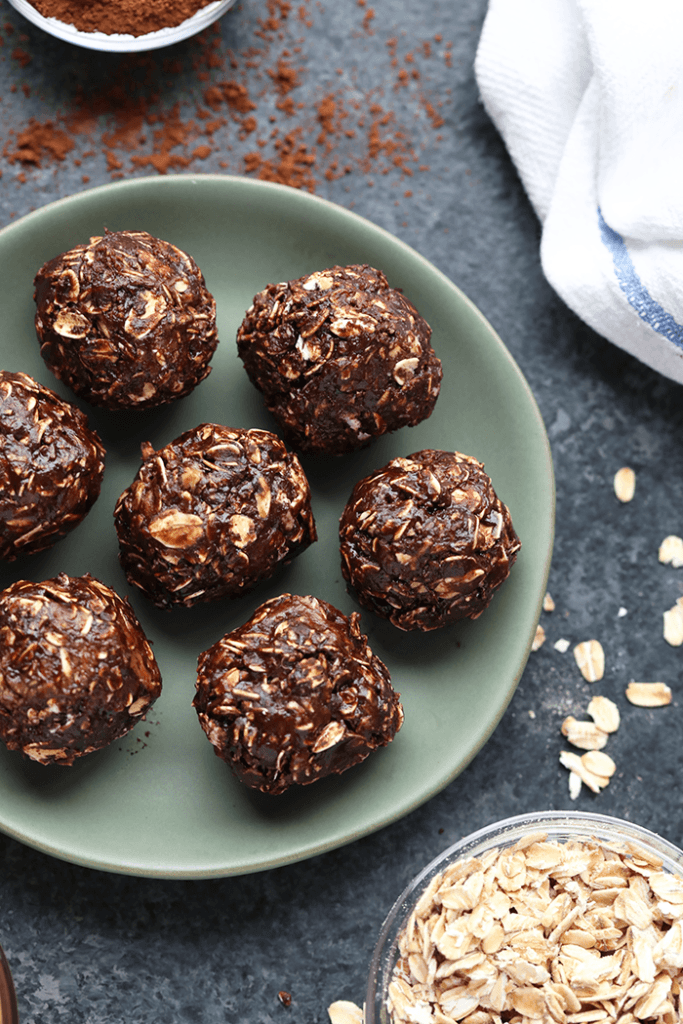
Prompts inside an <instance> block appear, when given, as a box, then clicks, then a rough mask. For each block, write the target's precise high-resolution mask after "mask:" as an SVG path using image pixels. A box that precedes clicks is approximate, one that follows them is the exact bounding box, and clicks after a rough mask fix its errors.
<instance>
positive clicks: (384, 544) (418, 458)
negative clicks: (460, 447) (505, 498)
mask: <svg viewBox="0 0 683 1024" xmlns="http://www.w3.org/2000/svg"><path fill="white" fill-rule="evenodd" d="M339 536H340V550H341V557H342V573H343V575H344V579H345V580H346V581H347V583H348V584H349V588H350V589H351V590H352V592H353V593H355V595H356V597H357V598H358V601H359V602H360V604H362V605H363V606H364V607H366V608H369V609H370V610H371V611H373V612H375V613H376V614H377V615H381V616H382V617H383V618H386V619H389V621H390V622H392V623H393V624H394V625H395V626H398V627H399V629H407V630H408V629H419V630H430V629H437V628H439V627H441V626H445V625H447V624H448V623H450V622H455V621H457V620H458V619H463V618H469V619H476V618H477V617H478V616H479V615H481V613H482V612H483V611H484V610H485V608H487V607H488V605H489V603H490V601H491V598H492V597H493V594H494V593H495V591H496V590H497V589H498V587H500V585H501V584H502V583H503V582H504V581H505V580H506V579H507V577H508V575H509V573H510V567H511V566H512V564H513V563H514V561H515V558H516V557H517V552H518V551H519V549H520V547H521V542H520V540H519V537H518V536H517V534H516V533H515V530H514V528H513V525H512V520H511V518H510V512H509V510H508V509H507V507H506V506H505V505H504V504H503V503H502V502H501V501H500V499H499V498H498V497H497V495H496V492H495V491H494V489H493V485H492V483H491V480H490V478H489V476H488V475H487V474H486V473H485V472H484V467H483V465H482V463H480V462H478V461H477V460H476V459H474V458H472V457H471V456H469V455H463V454H461V453H460V452H446V451H440V450H435V449H425V450H423V451H420V452H415V453H414V454H413V455H409V456H408V457H407V458H397V459H393V460H392V461H391V462H389V463H387V465H386V466H384V467H382V469H379V470H377V471H376V472H375V473H372V474H370V476H367V477H365V478H364V479H363V480H360V481H359V482H358V483H357V484H356V486H355V487H354V489H353V493H352V494H351V497H350V499H349V501H348V502H347V504H346V507H345V508H344V511H343V513H342V516H341V520H340V527H339Z"/></svg>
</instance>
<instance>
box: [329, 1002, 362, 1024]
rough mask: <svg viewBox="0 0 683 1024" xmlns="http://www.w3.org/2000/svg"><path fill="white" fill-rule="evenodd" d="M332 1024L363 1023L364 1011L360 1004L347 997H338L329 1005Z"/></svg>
mask: <svg viewBox="0 0 683 1024" xmlns="http://www.w3.org/2000/svg"><path fill="white" fill-rule="evenodd" d="M327 1013H328V1016H329V1018H330V1024H363V1011H362V1009H361V1008H360V1006H356V1004H355V1003H350V1002H349V1001H348V1000H346V999H338V1000H337V1001H336V1002H334V1003H332V1004H331V1005H330V1006H328V1007H327Z"/></svg>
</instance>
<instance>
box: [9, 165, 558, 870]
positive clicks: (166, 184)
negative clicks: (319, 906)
mask: <svg viewBox="0 0 683 1024" xmlns="http://www.w3.org/2000/svg"><path fill="white" fill-rule="evenodd" d="M201 181H205V182H212V183H220V187H223V186H225V187H227V188H230V187H233V188H239V189H246V190H248V191H252V192H254V193H255V194H257V193H266V192H273V193H278V194H280V195H281V196H284V195H285V194H286V195H287V197H288V199H290V200H291V201H293V202H300V203H303V204H304V205H309V204H313V205H319V206H320V207H322V208H323V209H326V210H327V211H328V212H331V213H333V214H334V215H336V216H341V217H342V218H343V219H346V220H350V221H351V222H352V223H355V224H356V225H357V226H358V227H359V228H361V227H362V228H363V229H365V230H367V229H368V228H370V229H371V231H372V232H373V233H375V234H378V235H379V236H380V237H382V238H383V239H384V240H385V241H386V242H387V243H388V244H390V245H391V246H393V247H398V248H399V249H401V250H403V252H404V253H405V254H406V256H407V257H408V258H409V259H411V260H417V261H418V262H419V263H421V264H422V266H423V267H424V269H425V270H426V271H427V272H428V273H429V274H431V275H436V277H437V278H438V280H439V284H440V286H441V287H444V288H446V289H448V290H449V291H451V292H454V293H455V294H456V295H457V297H458V299H459V301H461V302H462V303H463V304H464V305H465V306H466V307H467V308H468V310H469V312H470V314H472V315H474V317H475V319H477V320H478V321H479V322H480V324H481V325H482V326H483V327H484V329H485V330H486V331H487V333H488V334H489V335H490V337H491V339H492V340H493V341H494V342H495V344H496V346H497V349H498V351H499V353H500V355H501V356H504V357H505V359H506V361H507V362H508V364H509V367H510V369H512V371H513V372H514V374H515V376H516V377H517V381H518V384H520V385H521V387H522V391H523V392H525V396H526V399H527V403H528V406H529V408H530V410H531V411H532V412H533V414H534V417H535V419H536V421H537V426H538V428H539V437H540V439H541V440H542V442H543V444H542V448H539V454H540V453H541V451H542V454H543V460H544V465H543V470H544V472H543V476H544V479H545V480H546V481H547V486H548V494H547V496H546V497H547V500H548V523H547V527H548V544H547V548H546V550H545V553H544V559H543V564H542V566H541V567H540V568H541V579H542V581H543V586H541V587H539V592H538V594H537V596H536V618H537V619H538V618H539V617H540V613H541V608H542V602H543V597H544V593H545V588H546V586H547V580H548V575H549V572H550V565H551V561H552V555H553V548H554V540H555V525H556V522H555V516H556V486H555V473H554V466H553V460H552V452H551V447H550V440H549V437H548V433H547V430H546V428H545V423H544V421H543V418H542V416H541V412H540V408H539V406H538V403H537V401H536V398H535V396H534V394H533V392H532V390H531V387H530V385H529V383H528V381H527V379H526V377H525V376H524V374H523V373H522V371H521V368H520V367H519V364H518V363H517V361H516V360H515V358H514V357H513V355H512V353H511V352H510V350H509V349H508V348H507V346H506V345H505V343H504V342H503V340H502V338H501V337H500V335H499V334H498V332H497V331H496V330H495V328H494V327H493V326H492V325H491V323H490V322H489V321H488V319H487V318H486V317H485V316H484V314H483V313H482V311H481V310H480V309H479V308H478V307H477V306H476V305H475V303H474V302H473V301H472V300H471V299H470V298H469V297H468V296H467V295H466V294H465V292H463V291H462V289H461V288H460V287H459V286H458V285H457V284H456V283H455V282H454V281H452V280H451V279H450V278H449V277H448V276H447V275H446V274H445V273H444V272H443V271H442V270H440V269H439V268H438V267H437V266H436V265H435V264H433V263H432V262H431V261H430V260H428V259H427V258H426V257H425V256H423V255H422V254H421V253H420V252H418V251H417V250H416V249H414V248H413V247H412V246H410V245H409V244H408V243H407V242H404V241H403V240H402V239H400V238H398V237H397V236H396V235H394V234H392V233H391V232H390V231H388V230H387V229H386V228H384V227H382V226H380V225H378V224H375V223H374V222H373V221H372V220H370V219H369V218H368V217H366V216H363V215H361V214H359V213H356V212H355V211H354V210H350V209H348V208H347V207H344V206H342V205H340V204H339V203H335V202H333V201H332V200H329V199H327V198H325V197H322V196H318V195H316V194H314V193H310V192H307V191H304V190H299V189H294V188H292V187H291V186H288V185H282V184H279V183H277V182H269V181H262V180H260V179H253V178H247V177H244V176H240V175H231V174H215V173H206V174H204V173H200V174H178V175H168V176H163V177H159V176H157V175H145V176H140V177H136V178H135V177H134V178H128V179H125V180H122V181H115V182H109V183H105V184H103V185H98V186H95V187H92V188H88V189H83V190H81V191H79V192H75V193H72V194H71V195H69V196H62V197H59V198H58V199H55V200H52V201H51V202H49V203H45V204H44V205H43V206H41V207H38V208H37V209H36V210H32V211H30V212H29V213H27V214H25V215H24V216H22V217H20V218H18V219H17V220H16V221H12V222H11V223H9V224H7V225H5V226H4V227H3V228H0V245H2V244H3V243H4V241H5V239H6V238H7V237H10V239H11V236H12V234H14V233H17V232H19V231H20V230H21V229H22V228H23V227H24V226H25V225H26V224H27V223H29V224H30V223H31V222H33V221H36V220H37V221H40V219H41V217H42V216H44V215H45V213H46V211H48V210H56V209H60V208H63V207H68V206H69V205H70V204H74V203H75V204H78V203H79V202H83V201H86V200H88V199H89V198H95V199H97V198H98V197H99V196H106V195H108V194H112V193H120V192H125V191H128V190H136V189H143V190H144V189H146V188H151V189H153V190H157V189H160V190H164V189H169V190H172V189H173V188H176V187H181V188H186V187H187V185H188V184H191V183H192V182H201ZM532 642H533V633H530V635H529V637H528V639H527V643H526V646H525V649H524V650H523V652H522V655H521V657H520V659H519V660H518V663H517V665H516V667H515V671H514V673H513V675H512V676H511V681H510V684H509V686H508V688H507V690H506V691H505V694H504V699H502V700H501V701H500V702H499V704H498V707H497V714H496V715H495V716H493V717H492V718H491V720H490V721H489V722H488V723H487V728H486V729H485V730H484V731H483V732H482V735H481V736H480V737H479V739H478V742H477V743H476V744H475V745H474V746H473V747H471V748H468V750H467V752H466V754H465V756H464V758H461V759H460V760H459V761H458V763H457V764H456V765H454V766H453V767H452V769H451V771H450V772H449V773H448V775H447V776H446V777H439V779H438V780H437V781H436V782H435V783H434V784H433V785H431V786H430V787H429V788H428V789H426V790H423V791H422V792H421V793H420V795H419V796H418V797H416V798H415V799H413V800H412V801H411V802H410V803H409V804H408V805H401V807H400V808H399V809H397V810H393V811H391V812H390V813H383V814H382V815H381V818H380V820H378V819H377V817H375V818H373V820H372V821H371V822H370V823H367V824H366V825H365V826H363V827H360V828H356V829H354V830H353V831H352V832H350V833H346V834H345V836H344V838H343V839H341V840H340V839H339V837H337V836H333V837H330V838H328V839H326V840H321V841H320V842H318V843H310V842H309V843H304V842H301V843H300V844H299V845H300V846H301V847H303V846H305V852H302V850H301V849H297V850H293V851H290V852H289V853H285V854H282V853H279V854H277V855H276V856H274V857H268V856H267V855H266V856H264V857H262V858H261V859H260V860H259V861H258V862H255V861H250V863H249V865H247V866H245V865H241V864H233V865H231V866H227V867H226V866H216V867H212V866H209V867H205V868H200V867H197V868H187V867H180V868H177V869H173V868H170V867H168V866H154V865H152V864H150V865H149V866H144V865H141V864H136V863H132V862H127V863H125V864H121V863H117V862H113V861H111V862H109V861H105V860H104V859H94V858H92V857H89V856H87V855H79V854H78V853H74V852H72V851H65V850H62V849H60V848H59V847H57V846H56V845H52V844H51V843H49V842H46V841H45V840H43V839H41V838H35V837H31V836H27V835H26V834H25V833H23V832H22V831H21V829H17V828H15V827H13V826H8V825H6V824H5V823H3V822H2V821H0V832H2V833H3V834H5V835H7V836H9V837H10V838H13V839H16V840H17V841H19V842H21V843H23V844H25V845H27V846H30V847H31V848H33V849H36V850H39V851H40V852H42V853H45V854H47V855H49V856H52V857H55V858H57V859H59V860H62V861H65V862H67V863H73V864H78V865H80V866H82V867H87V868H91V869H94V870H100V871H105V872H110V873H114V874H122V875H128V876H134V877H148V878H165V879H178V880H180V879H186V880H192V879H197V880H201V879H209V878H219V877H230V876H232V877H238V876H240V875H247V874H252V873H257V872H261V871H266V870H271V869H273V868H276V867H282V866H285V865H288V864H293V863H298V862H301V861H303V860H308V859H310V858H311V857H315V856H319V855H320V854H323V853H326V852H329V851H331V850H334V849H340V848H342V847H344V846H346V845H349V844H350V843H352V842H355V841H356V840H358V839H360V838H362V837H364V836H367V835H371V834H373V833H374V832H378V831H380V830H381V829H383V828H385V827H387V826H388V825H390V824H393V823H395V822H396V821H399V820H401V819H402V818H404V817H406V816H407V815H408V814H411V813H412V812H413V811H415V810H416V809H417V808H419V807H421V806H422V805H423V804H426V803H428V802H429V801H430V800H431V799H433V797H434V796H436V795H437V794H438V793H440V792H442V791H443V790H444V789H445V788H446V787H447V786H448V785H449V784H450V783H452V782H453V781H454V779H455V778H457V776H458V775H460V773H461V772H462V771H464V769H465V768H466V767H467V766H468V765H469V764H470V763H471V762H472V761H473V760H474V758H475V757H476V756H477V755H478V754H479V752H480V751H481V750H482V749H483V747H484V746H485V745H486V743H487V742H488V740H489V739H490V737H491V736H492V734H493V732H494V731H495V729H496V728H497V727H498V725H499V723H500V720H501V718H502V717H503V715H504V713H505V711H506V710H507V707H508V705H509V703H510V701H511V699H512V697H513V695H514V693H515V691H516V689H517V686H518V684H519V681H520V679H521V677H522V674H523V672H524V669H525V668H526V664H527V661H528V658H529V654H530V651H531V644H532Z"/></svg>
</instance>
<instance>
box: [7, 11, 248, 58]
mask: <svg viewBox="0 0 683 1024" xmlns="http://www.w3.org/2000/svg"><path fill="white" fill-rule="evenodd" d="M9 2H10V3H11V5H12V7H14V8H15V9H16V10H17V11H19V13H20V14H23V15H24V17H25V18H26V19H27V20H28V21H31V22H33V24H34V25H37V26H38V28H42V29H43V31H45V32H48V33H49V34H50V35H51V36H55V37H56V38H57V39H63V40H64V41H65V42H67V43H74V44H75V45H76V46H83V47H85V49H86V50H102V51H106V52H109V53H133V52H136V51H141V50H158V49H159V48H160V47H162V46H171V45H172V44H173V43H179V42H180V41H181V39H188V38H189V37H190V36H194V35H196V34H197V33H198V32H201V31H202V30H203V29H205V28H208V27H209V25H212V24H213V22H214V21H216V19H217V18H220V16H221V15H222V14H225V12H226V11H227V10H228V9H229V8H230V7H232V6H233V5H234V3H235V0H214V2H213V3H210V4H208V5H207V6H206V7H202V8H200V10H198V11H197V12H196V13H195V14H193V15H192V17H191V18H187V19H186V20H185V21H183V22H182V23H181V24H180V25H175V26H173V27H172V28H163V29H160V30H159V31H158V32H148V33H147V34H146V35H144V36H132V35H117V34H112V35H108V34H106V33H104V32H81V31H79V29H77V28H76V27H75V26H74V25H69V24H67V23H66V22H65V21H58V20H57V18H45V17H43V15H42V14H39V13H38V11H37V10H36V9H35V7H34V6H33V5H32V4H30V3H29V2H28V0H9Z"/></svg>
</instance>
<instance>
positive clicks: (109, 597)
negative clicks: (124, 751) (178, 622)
mask: <svg viewBox="0 0 683 1024" xmlns="http://www.w3.org/2000/svg"><path fill="white" fill-rule="evenodd" d="M160 693H161V675H160V673H159V668H158V666H157V663H156V661H155V659H154V655H153V654H152V649H151V647H150V645H149V642H148V641H147V639H146V638H145V634H144V633H143V631H142V628H141V626H140V623H139V622H138V620H137V619H136V617H135V614H134V613H133V609H132V608H131V606H130V604H129V603H128V601H126V600H124V599H122V598H121V597H119V596H118V594H116V593H115V592H114V591H113V590H111V589H110V588H109V587H107V586H105V585H104V583H100V582H99V581H98V580H96V579H93V577H92V576H89V575H86V576H80V577H70V576H67V575H66V574H65V573H60V575H59V576H57V577H55V579H50V580H45V581H44V582H43V583H32V582H30V581H28V580H19V581H18V582H17V583H13V584H12V585H11V586H10V587H8V588H7V589H6V590H3V591H2V592H1V593H0V739H2V740H3V741H4V742H5V743H6V744H7V746H8V748H9V749H10V750H21V751H23V753H24V754H26V755H27V756H28V757H30V758H31V759H32V760H34V761H39V762H40V763H41V764H59V765H70V764H73V762H74V760H75V759H76V758H77V757H81V756H82V755H83V754H89V753H91V752H92V751H93V750H99V749H100V748H101V747H105V746H107V744H109V743H111V742H112V741H113V740H116V739H118V738H119V737H120V736H123V735H124V734H125V733H127V732H128V731H129V730H130V729H132V727H133V726H134V725H135V724H136V722H139V721H140V720H141V719H142V718H144V717H145V712H146V711H147V710H148V708H149V707H150V705H151V704H153V702H154V701H155V700H156V699H157V697H158V696H159V694H160Z"/></svg>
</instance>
